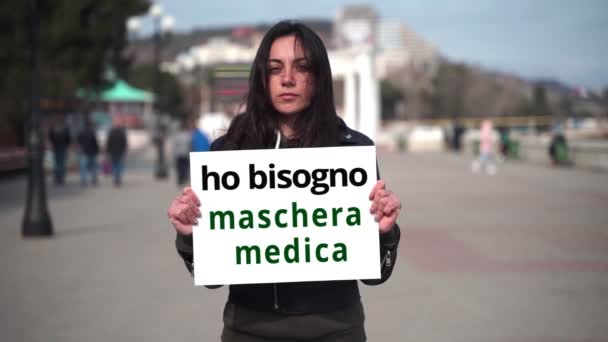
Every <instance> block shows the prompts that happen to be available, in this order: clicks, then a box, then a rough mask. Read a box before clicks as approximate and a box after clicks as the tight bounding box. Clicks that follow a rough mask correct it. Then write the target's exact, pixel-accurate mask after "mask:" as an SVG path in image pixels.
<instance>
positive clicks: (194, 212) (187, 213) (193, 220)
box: [167, 187, 201, 235]
mask: <svg viewBox="0 0 608 342" xmlns="http://www.w3.org/2000/svg"><path fill="white" fill-rule="evenodd" d="M200 205H201V202H200V201H199V199H198V197H197V196H196V194H195V193H194V191H192V189H191V188H189V187H186V188H184V190H183V191H182V193H181V194H179V195H178V196H177V197H175V199H174V200H173V202H171V205H170V206H169V209H168V210H167V216H168V217H169V221H171V224H172V225H173V227H175V230H176V231H177V232H178V233H180V234H182V235H190V234H192V226H193V225H195V224H197V223H198V218H199V217H201V211H200V209H199V208H198V207H200Z"/></svg>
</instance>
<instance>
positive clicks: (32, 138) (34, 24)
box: [21, 0, 53, 237]
mask: <svg viewBox="0 0 608 342" xmlns="http://www.w3.org/2000/svg"><path fill="white" fill-rule="evenodd" d="M28 12H29V19H30V23H29V27H28V29H29V32H28V38H29V45H30V55H29V67H30V110H31V113H32V116H31V120H30V127H29V130H28V134H27V147H28V162H29V167H28V178H27V180H28V182H27V199H26V204H25V213H24V215H23V222H22V226H21V234H22V235H23V236H26V237H27V236H51V235H53V224H52V222H51V217H50V215H49V211H48V207H47V198H46V185H45V179H44V170H43V167H42V153H43V149H42V132H41V130H40V118H39V116H40V98H39V88H38V86H39V81H40V80H39V74H38V8H37V0H29V1H28Z"/></svg>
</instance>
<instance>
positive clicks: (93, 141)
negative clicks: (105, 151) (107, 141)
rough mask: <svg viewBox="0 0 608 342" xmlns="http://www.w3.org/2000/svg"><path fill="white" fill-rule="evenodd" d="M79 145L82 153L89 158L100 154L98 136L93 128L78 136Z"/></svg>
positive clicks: (84, 130)
mask: <svg viewBox="0 0 608 342" xmlns="http://www.w3.org/2000/svg"><path fill="white" fill-rule="evenodd" d="M78 144H79V145H80V149H81V151H82V153H84V154H86V155H88V156H96V155H97V154H98V153H99V143H98V142H97V134H96V133H95V131H94V130H93V129H91V128H85V129H83V130H82V131H81V132H80V134H78Z"/></svg>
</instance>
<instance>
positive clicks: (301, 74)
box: [267, 35, 314, 115]
mask: <svg viewBox="0 0 608 342" xmlns="http://www.w3.org/2000/svg"><path fill="white" fill-rule="evenodd" d="M267 68H268V75H269V76H268V84H269V88H270V100H271V101H272V105H273V106H274V108H275V109H276V110H277V111H278V112H279V113H281V114H284V115H293V114H296V113H298V112H300V111H302V110H304V109H306V108H307V107H308V106H309V105H310V100H311V98H312V94H313V91H314V80H313V75H312V73H311V71H310V65H309V64H308V61H307V60H306V57H305V55H304V51H303V50H302V45H301V44H300V42H299V41H297V39H296V37H295V36H294V35H290V36H284V37H280V38H277V39H276V40H275V41H274V42H273V43H272V46H271V48H270V57H269V58H268V65H267Z"/></svg>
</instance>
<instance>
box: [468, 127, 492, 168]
mask: <svg viewBox="0 0 608 342" xmlns="http://www.w3.org/2000/svg"><path fill="white" fill-rule="evenodd" d="M495 145H496V139H495V137H494V127H493V125H492V121H490V120H487V119H486V120H483V121H482V122H481V129H480V130H479V158H477V160H475V161H473V165H472V167H471V168H472V170H473V172H474V173H478V172H479V171H480V170H481V168H484V169H485V171H486V172H487V173H488V174H489V175H494V174H496V172H497V171H498V169H497V167H496V156H495Z"/></svg>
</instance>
